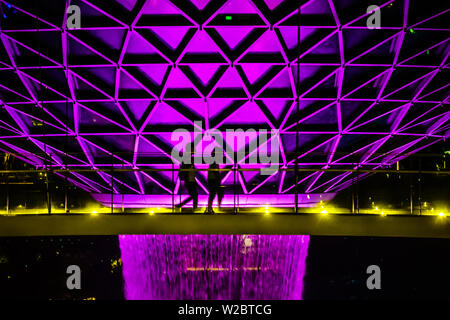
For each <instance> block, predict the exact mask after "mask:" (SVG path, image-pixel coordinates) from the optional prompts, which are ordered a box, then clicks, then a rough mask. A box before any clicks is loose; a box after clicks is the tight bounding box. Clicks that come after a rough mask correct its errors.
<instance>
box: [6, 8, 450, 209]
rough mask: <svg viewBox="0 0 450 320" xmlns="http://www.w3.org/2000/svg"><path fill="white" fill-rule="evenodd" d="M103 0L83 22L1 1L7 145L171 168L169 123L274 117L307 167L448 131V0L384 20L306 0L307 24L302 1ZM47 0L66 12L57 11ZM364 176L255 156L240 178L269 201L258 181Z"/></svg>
mask: <svg viewBox="0 0 450 320" xmlns="http://www.w3.org/2000/svg"><path fill="white" fill-rule="evenodd" d="M93 2H94V1H90V0H82V1H79V3H77V4H78V5H79V6H80V9H81V12H82V13H83V22H82V25H81V29H80V30H67V29H66V26H65V25H55V23H56V21H60V22H61V23H62V22H63V21H66V18H67V17H66V15H65V14H64V11H65V9H66V6H67V5H68V4H67V3H65V2H60V4H53V5H54V7H52V8H46V5H47V4H42V5H41V6H40V7H39V10H38V9H36V8H35V7H33V6H32V4H31V2H26V1H22V2H18V3H17V4H11V6H12V7H14V8H15V9H16V10H17V11H18V12H19V13H20V15H19V14H18V15H17V16H14V15H10V16H8V19H6V20H5V19H4V18H2V17H0V23H1V29H2V30H1V33H0V129H1V130H0V148H1V150H5V151H6V152H11V153H15V154H17V155H18V156H20V157H21V158H23V159H25V161H27V162H29V163H31V164H33V165H35V166H36V167H39V168H42V167H45V168H48V167H51V168H90V169H97V168H113V167H114V168H116V167H118V168H124V167H126V168H133V169H141V168H147V167H149V166H153V167H154V168H159V167H161V168H164V167H165V166H166V167H168V168H171V166H170V165H168V164H171V163H172V160H173V159H172V157H171V150H172V149H173V148H174V147H175V144H176V143H175V142H174V141H171V139H170V134H171V133H172V132H173V131H174V130H176V129H178V128H185V129H187V130H189V131H194V127H193V123H194V121H202V123H203V129H204V130H210V129H215V130H218V131H220V132H222V133H224V132H226V130H227V129H229V128H237V127H239V128H242V129H243V130H247V129H256V130H257V129H259V128H264V129H267V130H270V129H273V130H278V132H279V142H280V143H279V150H278V151H279V155H280V157H279V162H280V167H282V168H289V169H292V168H293V167H294V165H295V162H296V159H298V165H299V166H301V167H302V168H321V169H323V168H334V167H335V168H355V167H359V168H366V169H367V168H373V169H376V168H379V167H380V166H390V165H392V164H393V163H395V162H397V161H399V160H400V159H404V158H405V157H407V156H409V155H411V154H413V153H415V152H417V151H418V150H422V149H423V148H425V147H427V146H430V145H432V144H435V143H438V142H440V141H443V140H444V139H445V138H448V137H449V134H450V133H449V132H450V131H449V130H448V124H449V121H450V104H449V99H448V97H449V94H450V87H449V81H448V71H449V68H450V65H449V63H448V58H449V55H450V47H449V45H448V44H449V37H448V30H449V28H448V26H447V25H444V24H443V23H442V21H443V20H445V19H443V17H445V16H446V15H448V8H446V7H445V6H443V5H441V4H439V5H438V4H436V6H434V7H433V10H430V11H428V10H425V11H424V12H421V7H420V6H421V5H423V3H422V2H425V1H424V0H422V1H419V0H417V1H406V0H400V1H392V0H390V1H389V0H386V1H384V2H382V3H380V4H379V7H380V10H381V13H382V16H383V19H382V22H381V28H380V29H377V30H368V29H367V28H366V19H367V17H368V14H367V13H366V8H365V7H363V6H362V5H361V2H360V1H358V0H348V1H336V0H311V1H306V2H304V4H303V5H302V7H301V16H300V23H301V26H300V28H299V26H298V25H297V23H298V21H299V19H298V16H297V14H298V7H296V5H298V3H299V2H298V1H290V0H258V1H256V0H228V1H208V0H192V1H183V0H157V1H153V0H152V1H136V0H116V1H112V2H111V4H110V5H108V4H106V3H102V2H101V1H95V4H94V3H93ZM114 2H115V3H114ZM442 3H443V2H442ZM4 4H6V2H5V1H4V0H0V5H4ZM425 5H426V3H425ZM359 6H361V7H360V8H359ZM47 12H52V13H56V12H60V14H61V16H60V17H54V18H55V19H54V20H53V22H52V21H48V20H49V17H48V14H47ZM225 16H228V17H230V18H231V19H228V20H226V19H225ZM20 17H22V18H24V19H25V20H26V21H28V22H27V23H25V24H24V23H22V21H21V20H20ZM418 17H420V18H418ZM38 21H39V22H40V23H37V22H38ZM36 26H41V29H36ZM412 28H413V29H414V30H415V32H414V34H412V33H411V32H410V31H409V30H410V29H412ZM298 32H300V34H298ZM299 38H300V44H299V43H298V39H299ZM298 67H299V68H300V72H299V75H298V74H297V69H298ZM298 81H299V82H300V83H298ZM297 89H298V90H297ZM297 110H298V111H299V112H298V113H297ZM35 122H40V123H42V125H41V126H35V125H34V123H35ZM297 123H298V124H299V130H298V131H299V143H298V146H296V131H297ZM233 147H234V148H233V149H234V150H233V151H235V152H236V151H239V150H240V149H242V148H243V147H247V148H249V146H248V145H246V144H245V143H244V144H242V143H241V144H236V145H233ZM200 148H201V147H198V149H200ZM198 151H202V150H198ZM253 151H254V150H253ZM250 152H252V150H249V152H248V153H250ZM44 153H47V155H48V156H49V157H47V156H45V155H44ZM66 155H67V156H66ZM247 157H248V154H247V156H246V158H247ZM45 159H47V160H45ZM111 162H114V165H111ZM233 166H234V168H245V165H244V164H243V163H242V162H240V163H233ZM263 166H264V164H261V163H260V165H259V168H261V167H263ZM174 168H175V169H176V168H177V166H175V167H174ZM70 175H71V178H70V181H73V183H74V184H76V185H77V186H79V187H81V188H83V189H85V190H87V191H89V192H92V191H93V190H95V191H96V192H97V191H98V193H108V192H110V191H111V190H112V191H113V192H114V193H116V194H125V195H126V196H131V195H141V196H143V199H145V200H143V201H142V202H139V203H147V202H148V199H156V198H152V197H153V196H154V197H157V196H170V194H171V193H173V192H174V190H175V193H176V194H177V196H178V195H179V194H178V193H183V192H184V191H183V188H180V182H179V180H178V177H177V174H174V176H173V178H172V174H171V172H158V173H145V172H136V173H130V174H124V175H119V174H116V175H114V179H111V176H110V174H109V173H108V172H98V173H93V174H92V175H89V174H87V173H86V174H85V173H70ZM364 176H365V175H361V174H358V173H350V174H348V173H343V174H340V175H338V176H336V175H335V174H334V173H332V172H324V173H320V174H310V173H308V174H305V175H301V176H300V177H299V179H298V180H299V181H300V182H299V184H298V188H295V187H296V185H295V181H296V179H295V178H294V174H293V172H292V171H291V172H288V173H285V172H284V173H281V174H276V175H275V176H274V177H271V178H266V177H262V176H261V175H260V174H259V173H256V172H255V173H253V172H243V173H242V174H239V176H238V178H237V179H236V181H237V182H236V184H237V193H239V194H244V196H245V197H248V199H252V201H250V202H251V203H252V204H251V205H255V206H257V205H258V204H259V201H253V199H256V198H258V196H259V195H260V194H262V195H266V194H268V193H271V194H272V195H273V194H277V193H279V194H283V196H284V195H287V194H290V195H292V194H293V193H294V192H296V191H297V192H298V193H300V194H303V195H305V194H311V196H313V195H312V193H313V192H314V193H320V194H324V193H329V192H331V193H335V192H337V191H339V190H342V189H343V188H344V187H346V186H349V185H350V184H351V181H354V180H355V179H360V178H363V177H364ZM198 177H199V180H200V187H199V189H200V188H202V189H204V188H203V187H204V186H205V185H206V181H205V180H206V177H205V175H203V176H202V175H200V174H199V175H198ZM231 177H232V175H230V174H229V175H226V176H224V178H223V180H226V182H228V184H230V183H231V182H230V181H231V179H230V178H231ZM232 182H234V181H232ZM202 186H203V187H202ZM261 190H263V191H261ZM226 192H227V193H228V194H229V195H228V196H227V197H229V196H230V195H231V191H230V190H227V191H226ZM179 196H181V197H183V195H182V194H181V195H179ZM227 197H226V198H225V200H226V203H230V202H229V201H228V200H227V199H228V198H227ZM302 197H303V196H302ZM268 198H270V199H271V201H272V200H273V201H274V202H273V203H271V204H273V205H276V204H279V202H280V201H278V202H277V201H275V200H276V199H274V197H270V196H268ZM167 199H169V197H167ZM201 201H202V200H201ZM289 201H290V200H289ZM153 202H154V201H153V200H151V201H150V202H149V203H153ZM244 202H245V201H244ZM281 202H283V203H285V202H288V201H284V200H283V201H281ZM130 203H131V202H130ZM170 203H171V202H170ZM291 203H293V202H291Z"/></svg>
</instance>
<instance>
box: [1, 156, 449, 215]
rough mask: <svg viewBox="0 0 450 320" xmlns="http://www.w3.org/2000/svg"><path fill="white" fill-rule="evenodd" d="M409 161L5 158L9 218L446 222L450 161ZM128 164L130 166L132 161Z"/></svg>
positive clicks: (3, 172) (5, 208)
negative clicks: (370, 217)
mask: <svg viewBox="0 0 450 320" xmlns="http://www.w3.org/2000/svg"><path fill="white" fill-rule="evenodd" d="M287 155H288V157H289V154H288V153H287ZM353 156H354V155H353ZM406 156H408V157H406ZM406 156H405V158H404V159H401V160H400V161H396V162H391V163H378V162H377V160H376V159H377V158H378V159H386V155H381V154H380V155H377V154H373V155H372V156H371V158H372V159H374V160H372V161H366V162H363V163H358V162H344V161H340V162H336V163H333V162H331V163H327V159H326V158H327V155H326V154H321V153H310V154H308V157H306V156H305V157H300V158H299V159H298V160H297V162H296V161H295V155H292V157H291V160H289V159H286V161H285V162H284V163H281V164H279V166H278V168H276V169H274V170H273V171H269V172H267V171H264V169H265V166H264V165H259V164H251V163H239V164H235V163H226V162H225V163H224V164H220V165H219V166H218V167H210V166H209V165H208V164H205V163H195V157H194V164H193V166H189V165H188V166H181V165H180V164H175V163H172V162H171V161H168V160H167V159H164V157H163V156H162V154H155V153H151V154H150V153H146V154H138V155H137V156H135V157H134V159H133V156H132V155H130V154H120V153H116V154H110V155H108V157H104V158H103V159H95V165H93V164H92V163H94V162H93V161H92V159H84V160H83V155H79V154H67V155H64V157H62V156H61V155H57V154H48V153H47V155H44V154H33V155H32V157H33V158H32V159H33V160H34V161H35V163H34V165H33V164H28V163H25V162H24V161H22V160H20V158H31V155H24V154H15V155H11V154H1V159H3V161H2V163H1V166H0V214H10V215H18V214H138V213H145V214H189V213H204V212H205V211H209V210H211V209H212V210H213V211H214V213H218V214H221V213H224V214H239V213H243V214H247V213H258V214H277V213H280V214H282V213H284V214H286V213H291V214H305V213H314V214H356V215H357V214H380V215H393V214H404V215H441V216H445V215H447V214H448V212H449V209H450V208H449V200H448V195H449V194H450V189H449V188H450V183H449V179H450V170H449V166H450V162H449V157H450V156H449V155H448V154H446V153H442V154H414V155H406ZM130 157H131V158H130ZM129 158H130V160H131V162H128V161H126V160H125V159H129ZM334 158H335V159H337V158H338V157H337V155H334ZM348 158H351V157H348ZM141 159H145V163H146V164H140V163H139V161H140V160H141ZM323 159H325V161H324V162H320V161H322V160H323ZM124 160H125V161H124ZM349 160H352V159H348V160H346V161H349ZM212 196H214V197H212ZM219 196H220V200H221V201H220V207H219V202H218V200H219V199H218V198H219ZM195 199H197V201H196V202H197V208H194V202H195V201H194V200H195ZM211 201H212V204H211ZM208 207H209V208H208Z"/></svg>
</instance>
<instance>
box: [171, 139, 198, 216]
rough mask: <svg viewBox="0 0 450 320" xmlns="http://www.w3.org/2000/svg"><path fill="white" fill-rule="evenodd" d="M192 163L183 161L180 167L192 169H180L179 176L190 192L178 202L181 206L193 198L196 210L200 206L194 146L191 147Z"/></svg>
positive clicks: (178, 206)
mask: <svg viewBox="0 0 450 320" xmlns="http://www.w3.org/2000/svg"><path fill="white" fill-rule="evenodd" d="M186 150H188V147H186ZM190 159H191V160H190V163H184V162H183V163H182V164H181V166H180V169H190V170H188V171H187V170H186V171H183V170H180V172H179V177H180V180H181V181H182V182H184V185H185V187H186V189H187V191H188V193H189V197H188V198H186V199H185V200H184V201H182V202H181V203H179V204H177V205H176V207H177V208H181V207H182V206H184V205H185V204H186V203H188V202H189V201H191V200H192V202H193V207H194V210H195V209H197V206H198V191H197V181H196V180H195V170H194V169H195V166H194V147H191V154H190Z"/></svg>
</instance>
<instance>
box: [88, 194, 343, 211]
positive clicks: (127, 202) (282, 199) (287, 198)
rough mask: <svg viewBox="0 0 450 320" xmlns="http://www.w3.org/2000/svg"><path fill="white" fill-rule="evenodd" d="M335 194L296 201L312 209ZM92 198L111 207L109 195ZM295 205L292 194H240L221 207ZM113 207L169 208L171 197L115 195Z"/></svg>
mask: <svg viewBox="0 0 450 320" xmlns="http://www.w3.org/2000/svg"><path fill="white" fill-rule="evenodd" d="M335 195H336V194H335V193H323V194H318V193H310V194H308V195H306V194H299V195H298V201H299V204H298V206H299V207H302V208H308V207H314V206H315V205H317V204H318V203H319V202H320V201H331V200H332V199H333V198H334V196H335ZM92 196H93V198H94V199H95V200H96V201H98V202H100V203H101V204H102V205H104V206H107V207H111V194H106V193H105V194H99V193H93V194H92ZM187 197H188V195H186V194H176V195H175V196H173V199H174V200H175V203H178V202H181V201H183V200H184V199H186V198H187ZM216 202H217V200H214V205H217V203H216ZM294 203H295V195H294V194H240V195H236V197H234V195H232V194H226V195H225V196H224V198H223V200H222V207H233V206H234V205H239V207H241V208H258V207H265V206H267V205H269V206H273V207H280V208H283V207H287V208H290V207H292V206H293V205H294ZM113 204H114V207H116V208H117V207H121V206H122V205H123V206H124V208H149V207H150V208H152V207H153V208H155V207H162V208H164V207H170V206H171V204H172V195H138V194H126V195H117V196H115V197H114V202H113ZM198 204H199V206H200V207H206V206H207V204H208V196H207V195H200V196H199V197H198ZM189 206H192V201H191V202H189V203H188V205H187V207H189Z"/></svg>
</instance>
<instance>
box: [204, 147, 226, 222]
mask: <svg viewBox="0 0 450 320" xmlns="http://www.w3.org/2000/svg"><path fill="white" fill-rule="evenodd" d="M212 156H213V157H214V156H215V152H214V151H213V154H212ZM218 169H219V165H218V164H217V163H212V164H210V165H209V170H208V188H209V197H208V209H207V210H206V211H205V213H206V214H214V210H213V208H212V205H213V202H214V198H215V197H216V195H217V202H218V204H219V209H220V205H221V203H222V199H223V196H224V192H223V189H222V187H221V186H220V182H221V181H220V171H218Z"/></svg>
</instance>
